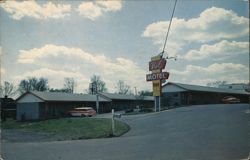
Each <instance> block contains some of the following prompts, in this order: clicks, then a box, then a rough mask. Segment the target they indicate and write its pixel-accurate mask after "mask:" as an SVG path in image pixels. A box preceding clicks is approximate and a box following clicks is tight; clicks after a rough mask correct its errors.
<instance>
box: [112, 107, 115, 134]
mask: <svg viewBox="0 0 250 160" xmlns="http://www.w3.org/2000/svg"><path fill="white" fill-rule="evenodd" d="M112 135H113V136H114V135H115V120H114V109H112Z"/></svg>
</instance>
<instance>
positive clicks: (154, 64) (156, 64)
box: [146, 55, 169, 112]
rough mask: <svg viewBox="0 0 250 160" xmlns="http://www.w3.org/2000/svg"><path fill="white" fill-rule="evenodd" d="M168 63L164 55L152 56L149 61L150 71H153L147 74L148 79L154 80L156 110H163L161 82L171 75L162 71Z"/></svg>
mask: <svg viewBox="0 0 250 160" xmlns="http://www.w3.org/2000/svg"><path fill="white" fill-rule="evenodd" d="M166 63H167V61H166V59H165V58H162V55H158V56H154V57H151V61H150V62H149V71H152V73H151V74H147V75H146V80H147V81H152V87H153V96H154V97H155V112H157V111H161V107H160V105H161V102H160V98H161V89H162V86H161V82H162V80H164V79H168V77H169V73H168V72H162V70H163V69H164V68H165V66H166Z"/></svg>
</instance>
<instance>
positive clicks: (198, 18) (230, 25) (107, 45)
mask: <svg viewBox="0 0 250 160" xmlns="http://www.w3.org/2000/svg"><path fill="white" fill-rule="evenodd" d="M248 6H249V1H248V0H206V1H205V0H178V1H177V5H176V9H175V13H174V16H173V21H172V25H171V28H170V32H169V37H168V41H167V45H166V48H165V53H164V57H167V56H169V57H171V56H177V61H175V60H173V59H169V60H167V64H166V68H165V69H164V71H167V72H169V73H170V76H169V79H168V80H167V82H178V83H186V84H196V85H206V84H207V83H211V82H215V81H227V82H228V83H247V82H249V7H248ZM173 7H174V0H166V1H162V0H156V1H148V0H145V1H144V0H140V1H135V0H124V1H120V0H113V1H111V0H110V1H104V0H103V1H101V0H99V1H80V0H75V1H70V0H67V1H66V0H65V1H49V0H47V1H46V0H42V1H5V2H3V1H2V2H0V38H1V39H0V55H1V70H0V71H1V83H3V81H9V82H12V83H14V84H15V85H18V84H19V82H20V80H22V79H27V78H28V77H37V78H39V77H44V78H47V79H48V82H49V86H50V87H51V88H63V82H64V78H65V77H72V78H74V79H75V80H76V82H77V87H76V92H77V93H83V92H84V91H85V90H86V89H87V88H88V87H89V83H90V78H91V76H93V75H99V76H101V79H102V80H103V81H104V82H105V83H106V86H107V88H108V92H115V91H116V87H115V86H116V84H117V82H118V80H122V81H124V82H125V83H126V84H128V85H129V86H130V87H131V89H132V91H133V90H134V88H135V87H136V89H137V91H141V90H150V91H152V83H151V82H146V74H149V73H150V71H149V70H148V63H149V61H150V59H151V57H152V56H155V55H157V54H159V53H160V52H161V51H162V49H163V44H164V40H165V36H166V32H167V29H168V26H169V22H170V18H171V14H172V10H173Z"/></svg>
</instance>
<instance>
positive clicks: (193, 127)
mask: <svg viewBox="0 0 250 160" xmlns="http://www.w3.org/2000/svg"><path fill="white" fill-rule="evenodd" d="M248 110H249V105H248V104H233V105H207V106H190V107H183V108H178V109H173V110H168V111H165V112H161V113H152V114H145V115H135V116H124V117H123V118H122V120H123V121H125V122H127V123H128V124H129V125H130V126H131V131H129V132H128V133H127V134H125V135H124V136H122V137H118V138H106V139H91V140H76V141H58V142H40V143H10V142H2V147H1V151H2V153H1V154H2V157H3V158H4V159H6V160H45V159H48V160H56V159H62V160H79V159H81V160H85V159H86V160H154V159H155V160H168V159H170V160H224V159H225V160H238V159H246V158H247V157H248V155H249V150H250V146H249V139H250V138H249V137H250V134H249V133H250V132H249V111H248Z"/></svg>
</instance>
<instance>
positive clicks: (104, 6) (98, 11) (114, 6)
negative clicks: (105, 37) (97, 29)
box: [76, 0, 122, 21]
mask: <svg viewBox="0 0 250 160" xmlns="http://www.w3.org/2000/svg"><path fill="white" fill-rule="evenodd" d="M121 8H122V1H120V0H117V1H96V2H91V1H90V2H82V3H81V4H80V5H79V6H78V9H76V11H77V12H79V15H81V16H83V17H86V18H88V19H91V20H93V21H94V20H95V19H96V18H97V17H100V16H102V15H103V14H104V13H105V12H116V11H119V10H121Z"/></svg>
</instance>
